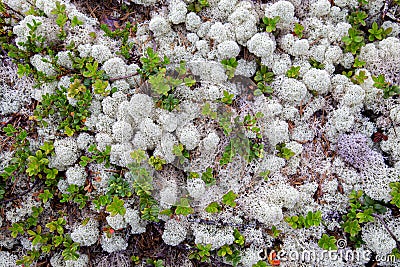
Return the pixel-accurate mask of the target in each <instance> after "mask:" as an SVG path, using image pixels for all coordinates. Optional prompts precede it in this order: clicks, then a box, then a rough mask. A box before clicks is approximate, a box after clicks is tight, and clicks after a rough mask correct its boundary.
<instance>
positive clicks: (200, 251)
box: [189, 244, 211, 262]
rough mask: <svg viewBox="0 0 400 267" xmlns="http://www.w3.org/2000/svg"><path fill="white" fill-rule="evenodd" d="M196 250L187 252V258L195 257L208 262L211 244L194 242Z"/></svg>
mask: <svg viewBox="0 0 400 267" xmlns="http://www.w3.org/2000/svg"><path fill="white" fill-rule="evenodd" d="M196 248H197V250H195V251H193V252H192V253H191V254H189V259H196V260H198V261H201V262H208V261H209V257H210V255H211V254H210V250H211V244H207V245H202V244H196Z"/></svg>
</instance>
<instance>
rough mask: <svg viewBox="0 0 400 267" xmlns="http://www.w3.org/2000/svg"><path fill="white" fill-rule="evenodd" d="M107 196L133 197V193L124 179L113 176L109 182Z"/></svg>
mask: <svg viewBox="0 0 400 267" xmlns="http://www.w3.org/2000/svg"><path fill="white" fill-rule="evenodd" d="M107 195H108V196H110V197H111V196H119V197H130V196H132V192H131V188H130V186H129V183H128V182H127V181H126V180H125V179H124V178H123V177H121V176H119V175H113V176H112V177H111V178H110V180H109V181H108V190H107ZM103 203H104V202H103ZM107 204H108V203H107ZM102 206H104V205H102Z"/></svg>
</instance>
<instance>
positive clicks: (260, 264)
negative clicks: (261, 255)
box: [252, 260, 268, 267]
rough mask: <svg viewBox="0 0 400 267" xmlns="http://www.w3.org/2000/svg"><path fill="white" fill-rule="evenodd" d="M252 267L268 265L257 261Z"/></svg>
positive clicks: (266, 266)
mask: <svg viewBox="0 0 400 267" xmlns="http://www.w3.org/2000/svg"><path fill="white" fill-rule="evenodd" d="M252 267H268V265H267V263H266V262H265V261H263V260H259V261H258V262H257V263H255V264H253V266H252Z"/></svg>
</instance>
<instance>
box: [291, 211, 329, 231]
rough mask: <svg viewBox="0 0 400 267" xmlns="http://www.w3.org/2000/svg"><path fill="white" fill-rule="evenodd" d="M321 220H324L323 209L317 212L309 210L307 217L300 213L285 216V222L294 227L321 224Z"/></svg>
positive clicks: (308, 226)
mask: <svg viewBox="0 0 400 267" xmlns="http://www.w3.org/2000/svg"><path fill="white" fill-rule="evenodd" d="M321 220H322V213H321V211H316V212H312V211H309V212H308V213H307V215H306V217H303V216H301V215H300V216H291V217H286V218H285V222H287V223H288V224H289V225H290V226H291V227H292V228H294V229H298V228H310V227H311V226H319V225H320V223H321Z"/></svg>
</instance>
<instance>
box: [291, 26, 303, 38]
mask: <svg viewBox="0 0 400 267" xmlns="http://www.w3.org/2000/svg"><path fill="white" fill-rule="evenodd" d="M303 31H304V26H303V25H301V24H300V23H297V22H296V23H295V24H294V30H293V32H294V34H295V35H296V36H297V37H299V38H300V39H301V38H303Z"/></svg>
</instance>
